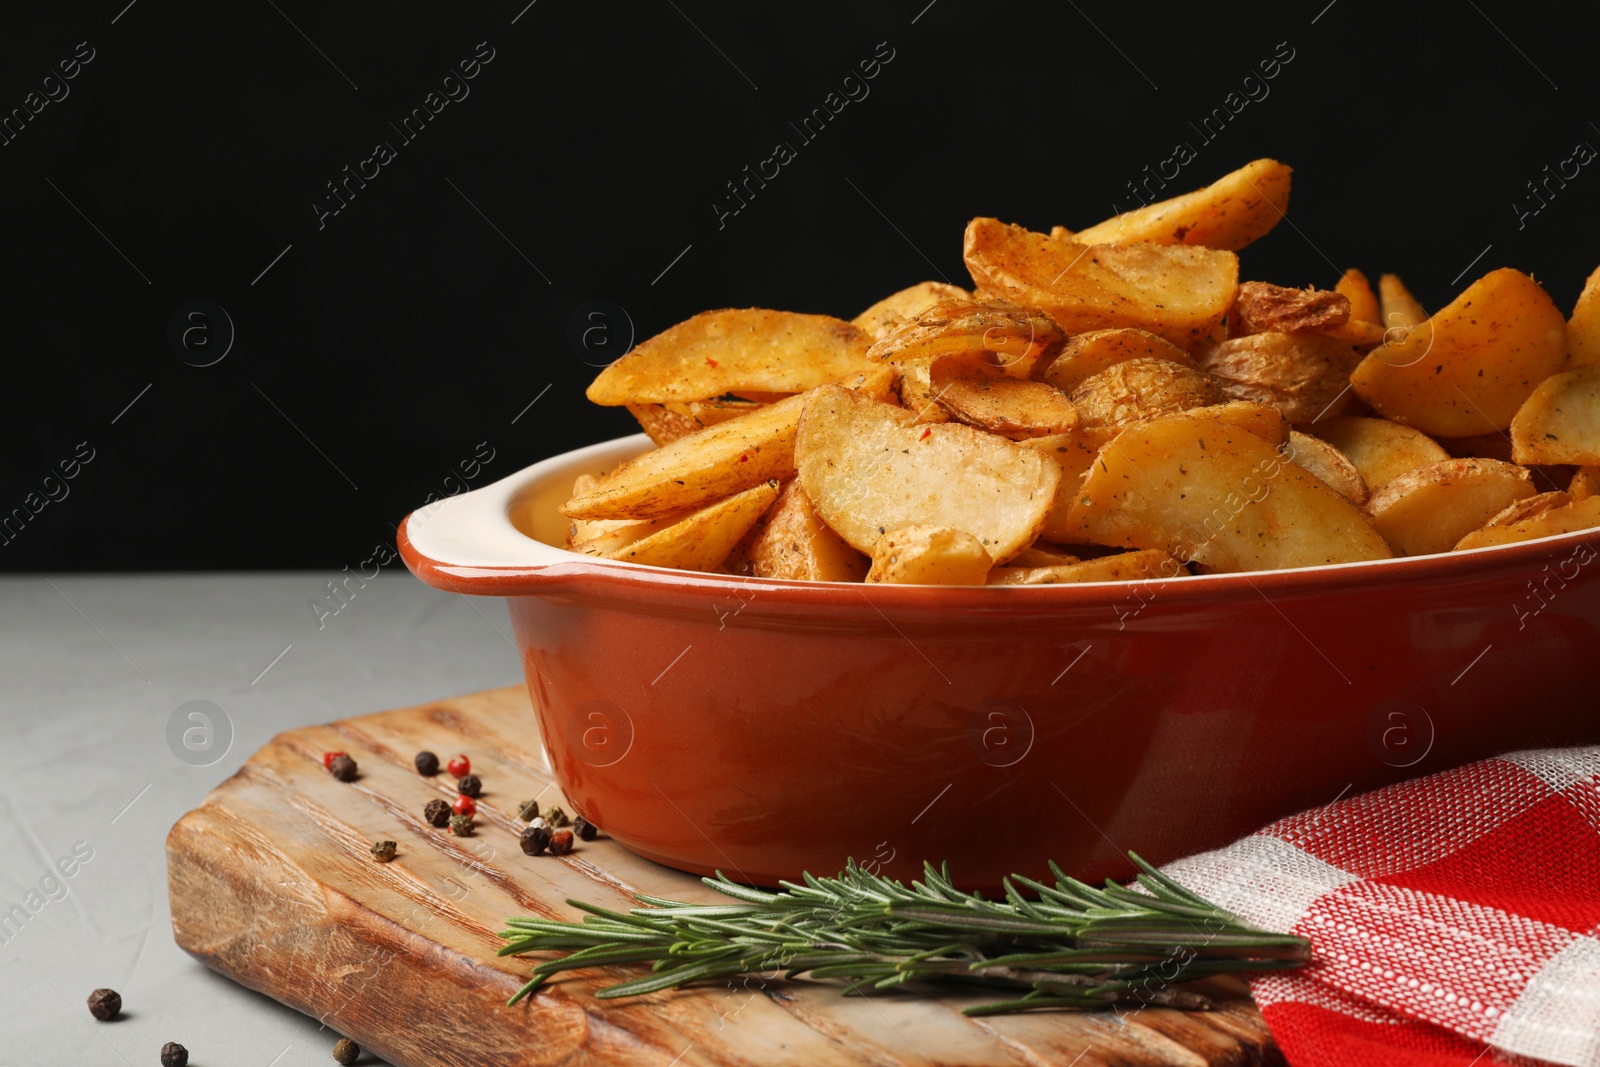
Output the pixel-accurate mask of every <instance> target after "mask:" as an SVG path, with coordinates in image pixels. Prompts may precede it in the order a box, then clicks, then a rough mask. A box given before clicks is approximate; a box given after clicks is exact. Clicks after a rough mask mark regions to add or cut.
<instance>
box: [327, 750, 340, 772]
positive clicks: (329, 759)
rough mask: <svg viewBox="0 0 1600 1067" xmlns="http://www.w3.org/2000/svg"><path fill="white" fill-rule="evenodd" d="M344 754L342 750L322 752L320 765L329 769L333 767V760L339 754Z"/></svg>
mask: <svg viewBox="0 0 1600 1067" xmlns="http://www.w3.org/2000/svg"><path fill="white" fill-rule="evenodd" d="M344 754H345V753H343V752H324V753H323V754H322V766H323V769H324V770H330V771H331V770H332V769H333V761H334V760H336V759H338V758H339V757H340V756H343V755H344Z"/></svg>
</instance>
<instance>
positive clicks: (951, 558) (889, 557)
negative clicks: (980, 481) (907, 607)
mask: <svg viewBox="0 0 1600 1067" xmlns="http://www.w3.org/2000/svg"><path fill="white" fill-rule="evenodd" d="M993 565H994V563H993V561H992V560H991V559H990V558H989V553H987V552H985V551H984V550H983V545H982V544H980V543H979V542H978V539H977V538H976V537H973V536H972V535H971V534H969V533H967V532H966V531H965V530H955V529H951V528H950V527H948V526H902V527H900V528H898V529H894V530H890V531H889V532H887V533H885V534H884V535H883V536H882V537H880V538H878V541H877V543H876V544H874V545H873V546H872V569H871V570H869V571H867V581H868V582H869V583H872V582H888V583H891V584H894V585H982V584H984V579H986V578H987V577H988V576H989V569H990V568H991V567H992V566H993Z"/></svg>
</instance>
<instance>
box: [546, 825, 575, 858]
mask: <svg viewBox="0 0 1600 1067" xmlns="http://www.w3.org/2000/svg"><path fill="white" fill-rule="evenodd" d="M571 851H572V831H571V830H557V831H556V832H555V833H553V834H551V835H550V855H552V856H565V855H566V854H567V853H568V852H571Z"/></svg>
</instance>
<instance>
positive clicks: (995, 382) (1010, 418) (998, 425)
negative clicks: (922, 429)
mask: <svg viewBox="0 0 1600 1067" xmlns="http://www.w3.org/2000/svg"><path fill="white" fill-rule="evenodd" d="M940 368H941V363H935V364H934V366H933V391H934V396H935V398H936V399H937V400H938V402H939V406H940V407H942V408H944V409H945V411H947V412H949V414H950V417H951V418H953V419H955V420H956V421H957V422H964V423H966V424H967V425H968V426H976V427H978V428H979V429H980V430H988V431H989V432H990V433H997V434H999V435H1000V436H1001V437H1009V438H1011V439H1012V440H1014V441H1018V440H1022V439H1023V438H1027V437H1049V436H1052V435H1053V434H1061V433H1070V432H1071V431H1072V430H1073V429H1075V428H1076V427H1077V425H1078V409H1077V408H1075V407H1073V406H1072V401H1070V400H1068V399H1067V398H1066V396H1065V394H1063V393H1062V392H1061V390H1059V389H1057V388H1056V387H1055V386H1053V385H1048V384H1046V383H1044V382H1030V381H1024V380H1020V379H1017V378H989V377H976V378H969V377H960V378H947V379H944V378H941V377H940V374H939V371H940Z"/></svg>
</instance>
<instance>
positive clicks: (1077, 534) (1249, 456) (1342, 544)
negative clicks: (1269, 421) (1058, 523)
mask: <svg viewBox="0 0 1600 1067" xmlns="http://www.w3.org/2000/svg"><path fill="white" fill-rule="evenodd" d="M1068 524H1069V526H1070V528H1071V533H1072V537H1073V541H1074V542H1075V543H1083V544H1098V545H1110V546H1113V547H1118V548H1159V549H1161V550H1162V551H1163V552H1166V553H1168V554H1169V555H1171V556H1173V557H1175V558H1177V559H1179V560H1181V561H1188V562H1193V563H1195V564H1196V565H1198V566H1199V567H1201V568H1202V569H1204V570H1206V571H1259V570H1279V569H1282V568H1286V567H1312V566H1317V565H1319V564H1324V563H1349V562H1353V561H1355V560H1365V559H1387V558H1388V557H1389V556H1390V555H1391V553H1390V551H1389V547H1388V546H1387V545H1386V544H1385V543H1384V541H1383V538H1381V537H1379V536H1378V533H1377V531H1375V530H1374V529H1373V528H1372V526H1371V525H1370V524H1369V523H1368V522H1367V519H1366V517H1365V516H1364V515H1363V514H1362V513H1361V511H1360V509H1358V508H1357V507H1355V505H1353V504H1351V503H1350V502H1349V501H1348V500H1346V499H1345V498H1344V497H1342V496H1340V495H1339V494H1338V493H1336V492H1334V491H1333V490H1332V489H1330V488H1328V487H1327V486H1326V485H1324V484H1323V483H1322V482H1320V481H1318V480H1317V479H1316V478H1314V477H1313V476H1312V475H1310V474H1308V473H1306V471H1304V470H1302V469H1301V468H1300V467H1298V466H1296V465H1295V464H1293V463H1291V462H1289V461H1288V460H1286V459H1284V458H1283V456H1282V455H1280V454H1279V453H1278V451H1277V449H1275V448H1274V447H1273V446H1272V445H1270V444H1268V443H1267V442H1266V441H1264V440H1262V439H1261V438H1259V437H1257V436H1256V435H1254V434H1252V433H1248V432H1246V431H1244V430H1240V429H1237V428H1234V427H1225V426H1221V425H1219V424H1218V423H1217V422H1216V421H1215V420H1210V419H1193V418H1189V417H1188V416H1185V415H1173V416H1170V417H1168V418H1165V419H1155V420H1153V421H1150V422H1145V423H1140V424H1139V425H1137V426H1133V427H1130V428H1129V429H1127V430H1124V431H1123V432H1122V433H1121V434H1119V435H1118V436H1117V438H1116V440H1115V441H1113V442H1112V443H1111V444H1109V445H1107V446H1106V447H1105V448H1103V449H1102V450H1101V451H1100V456H1099V458H1098V459H1096V460H1095V462H1094V465H1093V466H1092V467H1091V468H1090V469H1089V475H1088V477H1087V478H1085V479H1084V481H1083V485H1082V487H1081V488H1080V489H1079V492H1078V497H1077V499H1076V500H1075V501H1074V504H1073V508H1072V512H1071V514H1070V516H1069V517H1068Z"/></svg>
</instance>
